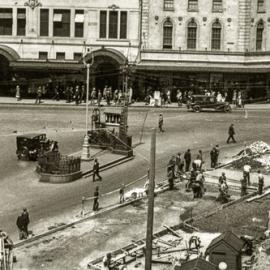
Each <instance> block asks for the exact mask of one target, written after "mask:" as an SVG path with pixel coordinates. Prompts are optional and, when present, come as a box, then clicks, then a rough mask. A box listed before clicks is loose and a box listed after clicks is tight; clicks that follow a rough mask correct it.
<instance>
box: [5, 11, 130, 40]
mask: <svg viewBox="0 0 270 270" xmlns="http://www.w3.org/2000/svg"><path fill="white" fill-rule="evenodd" d="M12 12H13V11H12V9H11V8H2V9H0V35H12V26H13V13H12ZM49 12H50V11H49V9H40V26H39V27H40V28H39V35H40V36H41V37H48V36H49V25H50V21H49ZM127 16H128V13H127V11H107V10H102V11H100V29H99V37H100V38H104V39H126V38H127ZM84 21H85V14H84V10H75V18H74V37H78V38H82V37H84ZM52 23H53V33H52V35H53V36H54V37H70V36H71V11H70V10H69V9H54V10H53V22H52ZM25 29H26V10H25V8H18V9H17V33H16V34H17V35H18V36H25V34H26V31H25Z"/></svg>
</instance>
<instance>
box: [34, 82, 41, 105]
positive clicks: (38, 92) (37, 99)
mask: <svg viewBox="0 0 270 270" xmlns="http://www.w3.org/2000/svg"><path fill="white" fill-rule="evenodd" d="M36 94H37V96H36V101H35V104H40V103H41V96H42V88H41V86H39V87H38V89H37V93H36Z"/></svg>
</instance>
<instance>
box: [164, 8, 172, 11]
mask: <svg viewBox="0 0 270 270" xmlns="http://www.w3.org/2000/svg"><path fill="white" fill-rule="evenodd" d="M164 11H174V8H164Z"/></svg>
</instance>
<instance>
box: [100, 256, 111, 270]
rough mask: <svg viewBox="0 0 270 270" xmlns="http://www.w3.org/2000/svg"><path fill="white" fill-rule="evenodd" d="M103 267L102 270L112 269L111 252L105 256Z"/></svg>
mask: <svg viewBox="0 0 270 270" xmlns="http://www.w3.org/2000/svg"><path fill="white" fill-rule="evenodd" d="M102 263H103V267H102V268H101V269H103V270H110V269H112V268H111V263H112V254H111V253H110V252H109V253H107V254H106V255H105V257H104V258H103V261H102Z"/></svg>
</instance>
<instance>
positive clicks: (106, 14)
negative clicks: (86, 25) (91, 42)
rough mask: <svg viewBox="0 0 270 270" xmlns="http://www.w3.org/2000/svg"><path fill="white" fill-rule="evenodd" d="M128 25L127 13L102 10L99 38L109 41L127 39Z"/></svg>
mask: <svg viewBox="0 0 270 270" xmlns="http://www.w3.org/2000/svg"><path fill="white" fill-rule="evenodd" d="M127 23H128V13H127V11H117V10H110V11H106V10H101V11H100V18H99V37H100V38H109V39H126V38H127Z"/></svg>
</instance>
